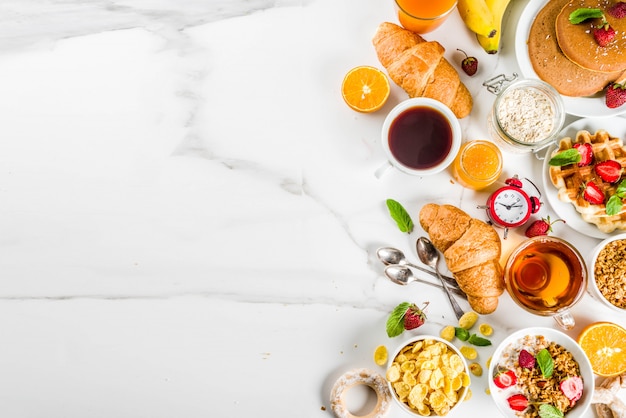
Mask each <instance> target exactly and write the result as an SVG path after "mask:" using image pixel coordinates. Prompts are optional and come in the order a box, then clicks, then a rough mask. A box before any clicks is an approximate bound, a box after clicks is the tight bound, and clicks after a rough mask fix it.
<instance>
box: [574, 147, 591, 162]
mask: <svg viewBox="0 0 626 418" xmlns="http://www.w3.org/2000/svg"><path fill="white" fill-rule="evenodd" d="M574 148H576V150H577V151H578V153H579V154H580V157H581V159H580V161H579V162H578V167H584V166H586V165H589V164H591V161H592V160H593V149H592V148H591V144H588V143H586V142H585V143H582V144H574Z"/></svg>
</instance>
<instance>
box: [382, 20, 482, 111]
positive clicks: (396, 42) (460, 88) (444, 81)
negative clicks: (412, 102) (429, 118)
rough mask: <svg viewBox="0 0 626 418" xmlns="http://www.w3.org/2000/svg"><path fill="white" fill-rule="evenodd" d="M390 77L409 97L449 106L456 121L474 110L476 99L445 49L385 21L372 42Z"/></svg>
mask: <svg viewBox="0 0 626 418" xmlns="http://www.w3.org/2000/svg"><path fill="white" fill-rule="evenodd" d="M372 43H373V44H374V48H375V49H376V54H377V55H378V60H379V61H380V63H381V64H382V65H383V67H385V68H386V69H387V72H388V73H389V77H391V79H392V80H393V81H394V82H395V83H396V84H397V85H399V86H400V87H402V89H404V90H405V91H406V92H407V93H408V94H409V97H429V98H431V99H435V100H439V101H440V102H442V103H443V104H445V105H446V106H448V107H449V108H450V109H451V110H452V112H453V113H454V114H455V115H456V117H457V118H464V117H465V116H467V115H469V113H470V111H471V110H472V105H473V100H472V95H471V94H470V92H469V90H467V87H465V85H464V84H463V83H462V82H461V79H460V78H459V73H458V72H457V71H456V70H455V69H454V67H452V65H450V63H449V62H448V61H447V60H446V59H445V58H444V56H443V53H444V52H445V49H444V47H443V46H442V45H441V44H440V43H439V42H436V41H430V42H427V41H426V40H425V39H423V38H422V37H421V36H420V35H418V34H417V33H414V32H411V31H409V30H406V29H404V28H402V27H400V26H398V25H395V24H393V23H389V22H383V23H381V24H380V26H378V29H377V31H376V34H375V35H374V38H373V40H372Z"/></svg>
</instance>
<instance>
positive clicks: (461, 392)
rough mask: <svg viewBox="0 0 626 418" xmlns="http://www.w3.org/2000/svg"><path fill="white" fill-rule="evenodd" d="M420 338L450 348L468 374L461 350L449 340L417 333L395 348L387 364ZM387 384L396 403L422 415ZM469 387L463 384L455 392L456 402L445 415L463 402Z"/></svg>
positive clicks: (407, 410) (414, 413) (405, 409)
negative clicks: (456, 395) (417, 334)
mask: <svg viewBox="0 0 626 418" xmlns="http://www.w3.org/2000/svg"><path fill="white" fill-rule="evenodd" d="M421 340H434V341H436V342H438V343H439V342H440V343H443V344H445V345H446V347H448V349H449V350H452V351H453V352H454V353H455V354H456V355H458V356H459V358H460V359H461V362H462V364H463V373H465V374H467V375H468V376H470V375H469V368H468V366H467V362H466V361H465V358H464V357H463V355H462V354H461V352H460V351H459V349H458V348H456V347H455V346H454V345H453V344H452V343H450V342H449V341H446V340H444V339H443V338H441V337H438V336H434V335H419V336H416V337H413V338H411V339H409V340H406V341H404V342H403V343H402V344H400V346H399V347H398V348H397V349H396V350H395V352H394V353H393V356H391V357H389V359H390V361H389V366H388V367H391V366H392V365H393V362H394V361H395V360H396V358H397V357H398V354H400V353H401V352H402V350H403V349H404V348H405V347H406V346H408V345H410V344H413V343H415V342H417V341H421ZM388 385H389V390H390V392H391V396H392V397H393V398H394V399H395V400H396V402H397V403H398V405H400V407H401V408H402V409H403V410H404V411H406V412H407V413H409V414H411V415H413V416H415V417H422V418H423V417H424V415H420V414H419V413H418V412H417V411H416V410H415V409H412V408H411V407H409V405H408V404H407V403H405V402H403V401H401V400H400V398H399V397H398V394H397V392H396V390H395V388H394V387H393V384H392V383H391V382H389V381H388ZM468 389H469V385H468V386H463V387H462V388H461V389H459V391H458V392H457V394H458V400H457V402H456V404H454V405H453V406H452V407H450V410H449V411H448V413H447V414H446V415H450V414H451V413H452V412H453V411H455V410H456V409H457V408H458V407H459V405H461V404H462V403H463V399H465V396H467V391H468ZM431 412H432V411H431ZM431 416H436V415H435V413H434V412H432V413H431Z"/></svg>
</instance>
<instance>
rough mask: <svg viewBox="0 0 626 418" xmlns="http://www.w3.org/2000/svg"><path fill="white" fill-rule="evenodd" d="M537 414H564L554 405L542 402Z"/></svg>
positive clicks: (554, 416)
mask: <svg viewBox="0 0 626 418" xmlns="http://www.w3.org/2000/svg"><path fill="white" fill-rule="evenodd" d="M539 416H540V417H541V418H561V417H563V416H564V415H563V412H562V411H561V410H560V409H558V408H557V407H556V406H554V405H550V404H547V403H544V404H543V405H541V406H540V407H539Z"/></svg>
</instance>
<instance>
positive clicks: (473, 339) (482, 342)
mask: <svg viewBox="0 0 626 418" xmlns="http://www.w3.org/2000/svg"><path fill="white" fill-rule="evenodd" d="M467 342H468V343H470V344H474V345H475V346H478V347H486V346H488V345H491V341H489V340H488V339H486V338H483V337H480V336H478V335H476V334H472V335H470V337H469V339H468V340H467Z"/></svg>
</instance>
